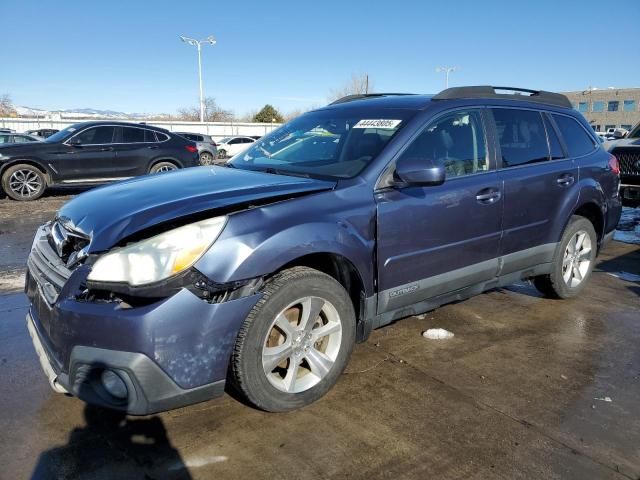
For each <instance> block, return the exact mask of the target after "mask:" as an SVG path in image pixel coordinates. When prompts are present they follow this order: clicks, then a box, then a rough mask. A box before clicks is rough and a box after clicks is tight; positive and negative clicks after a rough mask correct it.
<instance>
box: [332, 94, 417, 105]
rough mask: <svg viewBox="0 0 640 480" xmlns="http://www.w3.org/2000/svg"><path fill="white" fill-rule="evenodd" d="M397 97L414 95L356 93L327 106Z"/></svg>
mask: <svg viewBox="0 0 640 480" xmlns="http://www.w3.org/2000/svg"><path fill="white" fill-rule="evenodd" d="M397 95H415V94H414V93H358V94H355V95H347V96H346V97H342V98H339V99H337V100H334V101H333V102H331V103H330V104H329V105H338V104H340V103H347V102H353V101H354V100H362V99H364V98H376V97H391V96H397Z"/></svg>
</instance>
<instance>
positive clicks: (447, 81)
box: [436, 67, 458, 89]
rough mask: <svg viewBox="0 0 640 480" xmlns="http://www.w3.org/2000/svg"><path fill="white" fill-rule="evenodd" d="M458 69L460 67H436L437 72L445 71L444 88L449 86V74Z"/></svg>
mask: <svg viewBox="0 0 640 480" xmlns="http://www.w3.org/2000/svg"><path fill="white" fill-rule="evenodd" d="M456 70H458V67H436V72H438V73H440V72H444V88H445V89H447V88H449V74H450V73H451V72H455V71H456Z"/></svg>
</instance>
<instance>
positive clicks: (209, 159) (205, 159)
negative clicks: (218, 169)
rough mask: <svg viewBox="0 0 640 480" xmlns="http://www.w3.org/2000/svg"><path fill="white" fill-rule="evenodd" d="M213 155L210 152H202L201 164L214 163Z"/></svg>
mask: <svg viewBox="0 0 640 480" xmlns="http://www.w3.org/2000/svg"><path fill="white" fill-rule="evenodd" d="M212 164H213V155H212V154H211V153H209V152H202V153H201V154H200V165H212Z"/></svg>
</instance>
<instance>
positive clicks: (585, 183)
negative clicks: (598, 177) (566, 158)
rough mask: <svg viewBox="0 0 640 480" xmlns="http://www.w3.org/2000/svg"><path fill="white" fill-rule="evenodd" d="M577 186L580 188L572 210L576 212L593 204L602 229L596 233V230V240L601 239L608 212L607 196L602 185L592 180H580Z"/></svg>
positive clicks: (587, 178)
mask: <svg viewBox="0 0 640 480" xmlns="http://www.w3.org/2000/svg"><path fill="white" fill-rule="evenodd" d="M578 186H579V187H580V188H579V194H578V202H577V204H576V208H575V209H574V210H578V209H579V208H580V207H583V206H584V205H586V204H594V206H596V207H597V208H598V210H599V211H600V214H601V220H602V227H603V228H602V230H601V231H597V228H596V234H597V235H598V238H602V236H603V235H604V234H605V233H606V232H605V230H606V218H607V211H608V205H607V195H606V193H605V191H604V189H603V188H602V185H600V184H599V183H598V182H596V181H595V180H594V179H593V178H589V177H586V178H581V179H580V182H579V184H578ZM567 222H568V220H567Z"/></svg>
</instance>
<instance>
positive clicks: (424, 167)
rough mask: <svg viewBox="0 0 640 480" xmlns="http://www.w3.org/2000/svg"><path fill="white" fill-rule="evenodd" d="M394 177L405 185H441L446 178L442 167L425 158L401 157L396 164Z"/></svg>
mask: <svg viewBox="0 0 640 480" xmlns="http://www.w3.org/2000/svg"><path fill="white" fill-rule="evenodd" d="M396 175H397V176H398V178H400V180H401V181H402V182H403V183H405V184H406V185H421V186H435V185H442V184H443V183H444V179H445V177H446V170H445V168H444V165H441V164H436V162H435V161H434V160H432V159H429V158H425V157H412V156H409V157H404V156H403V157H401V158H400V159H399V160H398V162H397V163H396Z"/></svg>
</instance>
